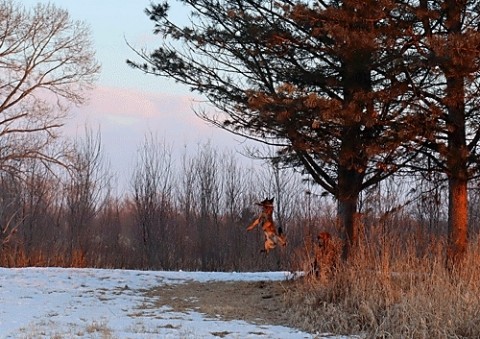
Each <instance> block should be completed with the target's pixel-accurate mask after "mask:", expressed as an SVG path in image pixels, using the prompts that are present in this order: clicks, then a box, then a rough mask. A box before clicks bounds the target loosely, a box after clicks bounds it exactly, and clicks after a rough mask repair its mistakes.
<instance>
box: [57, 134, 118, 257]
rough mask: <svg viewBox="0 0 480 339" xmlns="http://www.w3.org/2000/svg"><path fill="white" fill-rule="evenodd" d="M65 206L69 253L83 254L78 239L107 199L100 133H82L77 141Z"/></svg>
mask: <svg viewBox="0 0 480 339" xmlns="http://www.w3.org/2000/svg"><path fill="white" fill-rule="evenodd" d="M72 162H73V163H72V166H71V167H72V169H71V171H70V174H71V176H70V182H69V183H68V184H67V195H66V203H67V208H68V217H67V220H68V225H69V230H70V253H71V254H74V251H76V250H80V251H85V243H84V242H83V241H82V236H85V234H86V230H87V229H88V228H89V227H91V225H92V223H93V221H94V219H95V217H96V215H97V212H98V211H99V210H100V208H101V206H102V204H103V203H104V202H105V201H106V200H107V197H108V196H109V188H110V185H109V175H108V171H107V169H106V168H105V165H104V162H103V159H102V143H101V138H100V131H97V132H96V134H95V133H93V132H92V131H91V130H88V129H87V130H86V131H85V139H84V140H80V141H77V142H76V144H75V153H74V156H73V157H72Z"/></svg>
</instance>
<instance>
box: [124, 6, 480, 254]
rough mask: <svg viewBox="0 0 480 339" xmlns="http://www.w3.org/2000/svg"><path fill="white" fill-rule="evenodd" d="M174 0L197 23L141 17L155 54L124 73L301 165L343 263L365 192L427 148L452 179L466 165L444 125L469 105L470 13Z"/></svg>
mask: <svg viewBox="0 0 480 339" xmlns="http://www.w3.org/2000/svg"><path fill="white" fill-rule="evenodd" d="M179 2H181V3H182V4H185V5H187V6H189V8H191V9H192V13H191V17H190V18H191V21H190V25H188V26H186V27H181V26H178V25H177V24H175V23H174V22H173V21H172V20H170V18H169V17H168V9H169V5H168V4H167V3H163V4H159V5H152V6H151V7H150V8H149V9H147V14H148V15H149V17H150V19H151V20H152V21H154V22H155V33H156V34H158V35H160V36H162V39H163V40H162V43H161V46H160V48H158V49H156V50H155V51H153V52H151V53H149V52H147V51H140V52H138V55H139V56H140V57H141V58H142V59H143V62H132V61H129V64H130V65H132V66H133V67H136V68H139V69H141V70H143V71H144V72H147V73H151V74H155V75H160V76H166V77H170V78H173V79H175V80H176V81H178V82H180V83H183V84H186V85H188V86H189V87H190V88H191V89H192V90H194V91H198V92H199V93H201V94H203V95H205V96H206V97H207V98H208V100H209V101H210V102H211V103H212V104H213V105H214V106H216V107H217V108H218V109H219V112H218V111H217V112H214V113H211V112H208V111H202V112H198V114H199V115H200V116H201V117H202V118H204V119H205V120H207V121H209V122H211V123H213V124H215V125H217V126H219V127H221V128H224V129H227V130H229V131H231V132H233V133H236V134H241V135H243V136H245V137H247V138H251V139H254V140H258V141H261V142H263V143H267V144H270V145H275V146H278V149H279V152H278V157H277V158H276V159H275V160H277V161H280V162H284V163H286V164H288V165H291V166H296V167H300V168H302V169H303V170H304V171H305V172H306V173H308V174H309V175H311V177H312V178H313V179H314V180H315V181H316V182H317V183H318V184H319V185H321V186H322V187H323V188H324V189H325V190H326V191H328V192H330V193H331V194H333V195H334V196H335V198H336V199H337V200H338V217H339V222H340V226H342V227H343V229H344V231H345V232H344V236H345V240H347V241H346V242H345V243H346V246H345V250H344V256H345V258H347V257H349V256H350V254H351V253H352V251H351V247H352V246H355V245H356V243H357V241H358V232H359V229H358V223H357V221H356V215H357V204H358V199H359V194H360V192H362V190H364V189H366V188H368V187H370V186H373V185H377V184H378V183H379V182H380V181H382V180H383V179H385V178H387V177H389V176H390V175H392V174H393V173H395V172H397V171H398V170H399V169H401V168H403V167H404V166H405V165H406V164H412V163H413V162H412V161H414V160H415V159H416V158H417V155H418V154H420V152H421V151H422V154H425V155H426V156H428V157H431V158H434V159H437V158H438V156H436V155H435V154H436V153H437V154H438V153H440V159H441V160H440V161H438V164H440V163H442V164H451V166H450V171H447V172H446V173H447V174H448V175H449V178H453V177H458V176H457V175H454V174H453V173H454V172H455V171H457V169H459V170H460V172H462V170H461V168H463V167H464V165H465V166H466V164H465V163H463V164H460V163H461V162H462V161H464V160H466V158H468V155H465V154H466V153H465V152H460V153H461V154H464V155H463V156H464V157H466V158H464V159H463V160H462V159H457V160H458V161H457V160H454V158H455V156H454V154H453V153H455V152H454V148H455V147H458V145H460V144H461V143H462V142H465V140H466V136H465V135H463V136H462V135H460V130H461V128H462V127H466V126H465V125H463V124H462V123H460V124H459V123H458V120H462V116H460V117H458V116H457V117H456V118H455V119H454V120H455V121H457V122H456V123H454V122H453V121H451V119H450V118H453V117H454V115H452V110H451V109H453V110H456V111H457V112H458V111H462V110H463V108H464V107H463V106H462V105H461V104H460V103H459V102H463V101H464V99H465V98H464V96H462V95H461V93H464V92H463V91H464V90H465V89H466V87H462V86H460V87H459V84H464V81H465V80H467V79H469V78H468V77H467V76H472V75H474V74H475V72H476V66H474V65H476V64H477V58H478V53H476V51H469V53H465V55H464V56H465V59H463V57H464V56H463V53H461V48H463V47H466V43H467V41H471V42H472V43H473V42H474V41H476V40H475V36H476V33H474V32H476V29H477V26H476V24H475V22H476V20H477V19H476V17H477V16H478V15H477V16H473V15H471V14H472V11H475V10H476V5H475V2H472V3H470V2H467V1H463V2H462V1H460V2H458V1H420V2H413V1H389V0H381V1H359V0H350V1H318V2H311V1H295V2H292V1H273V2H265V1H255V0H247V1H233V0H232V1H229V0H224V1H211V0H200V1H189V0H181V1H179ZM460 3H461V4H460ZM477 14H478V13H477ZM459 24H460V25H463V27H459V26H458V25H459ZM462 32H465V39H466V40H463V38H464V35H462V34H463V33H462ZM446 33H447V34H446ZM450 33H451V34H450ZM472 39H473V40H472ZM445 43H448V44H446V45H445ZM449 45H451V46H456V47H458V48H456V47H455V48H453V49H452V48H448V47H446V46H449ZM440 46H443V47H440ZM473 46H475V47H474V48H476V44H473ZM442 51H443V52H442ZM447 51H448V53H455V55H452V54H448V53H447ZM455 51H456V52H455ZM475 53H476V54H475ZM453 57H455V58H456V59H454V58H453ZM457 59H462V62H459V60H457ZM462 65H463V66H462ZM469 65H470V66H469ZM457 67H458V68H459V70H458V71H459V72H460V73H458V72H457ZM455 79H456V80H455ZM470 84H471V85H469V86H471V87H470V88H472V89H473V88H475V81H471V80H470ZM452 86H453V87H452ZM450 88H452V90H451V91H450V90H449V89H450ZM454 93H455V94H454ZM445 98H448V99H447V100H445ZM463 118H465V116H463ZM463 121H464V120H463ZM454 125H455V126H456V127H455V129H456V130H457V131H458V133H457V134H458V135H457V134H456V136H453V134H452V133H453V132H452V128H453V126H454ZM473 135H474V137H473V138H471V142H472V143H474V144H475V145H476V143H477V141H478V140H477V139H478V137H476V136H475V135H476V133H473ZM444 136H445V138H444ZM462 137H463V139H462ZM454 140H457V141H458V140H463V141H462V142H460V144H459V143H458V142H455V141H454ZM444 146H446V149H450V151H449V152H446V153H445V152H444V151H443V149H445V147H444ZM460 146H461V145H460ZM469 147H470V148H469V150H471V151H475V150H476V146H471V145H470V146H469ZM460 149H462V148H460ZM467 153H468V152H467ZM457 154H458V153H455V155H457ZM444 159H445V161H444ZM435 161H437V160H435ZM462 166H463V167H462ZM447 167H448V166H443V170H446V168H447ZM453 168H455V171H453ZM438 169H440V170H442V169H441V167H438ZM455 173H457V172H455ZM462 173H463V172H462ZM464 174H466V173H463V174H462V175H464ZM466 179H468V175H466ZM465 183H466V181H465ZM465 190H466V186H465ZM465 192H466V191H465ZM450 205H452V202H451V204H450ZM463 212H465V213H467V211H466V210H465V211H463ZM463 212H462V213H463ZM464 216H466V214H464ZM457 219H458V218H457ZM462 227H463V226H461V225H453V226H452V232H451V233H452V234H453V233H454V231H453V230H454V229H456V230H457V231H458V230H459V229H461V228H462ZM461 232H463V231H461ZM465 234H466V233H465ZM458 239H459V238H458V237H457V238H456V240H454V239H453V238H452V241H453V242H458V241H457V240H458ZM455 251H462V249H461V248H456V249H455Z"/></svg>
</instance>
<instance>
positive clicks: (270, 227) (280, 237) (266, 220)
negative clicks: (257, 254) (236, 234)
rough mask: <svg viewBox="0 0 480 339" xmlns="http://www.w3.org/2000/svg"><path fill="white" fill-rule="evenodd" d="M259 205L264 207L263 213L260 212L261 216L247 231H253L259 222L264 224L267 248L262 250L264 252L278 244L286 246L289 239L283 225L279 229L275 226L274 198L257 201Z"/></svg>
mask: <svg viewBox="0 0 480 339" xmlns="http://www.w3.org/2000/svg"><path fill="white" fill-rule="evenodd" d="M257 205H258V206H261V207H262V213H260V216H259V217H258V218H257V219H255V220H254V221H253V222H252V223H251V224H250V226H248V227H247V231H251V230H253V229H254V228H255V227H256V226H258V225H259V224H262V228H263V233H264V234H265V249H264V250H262V252H265V253H267V254H268V252H269V251H270V250H273V249H274V248H275V247H277V245H278V244H280V245H281V246H286V245H287V239H286V237H285V234H283V231H282V228H281V227H279V228H278V230H277V229H276V228H275V223H274V222H273V216H272V215H273V198H272V199H265V200H264V201H262V202H260V203H257Z"/></svg>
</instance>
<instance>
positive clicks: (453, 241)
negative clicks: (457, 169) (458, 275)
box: [447, 178, 468, 269]
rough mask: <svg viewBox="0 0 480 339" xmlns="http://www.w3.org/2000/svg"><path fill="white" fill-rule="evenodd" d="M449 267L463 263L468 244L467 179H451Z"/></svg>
mask: <svg viewBox="0 0 480 339" xmlns="http://www.w3.org/2000/svg"><path fill="white" fill-rule="evenodd" d="M448 234H449V246H448V250H447V267H448V268H449V269H453V268H454V267H458V266H459V265H461V264H462V260H463V258H464V256H465V253H466V251H467V245H468V193H467V180H465V179H458V178H451V179H450V180H449V205H448Z"/></svg>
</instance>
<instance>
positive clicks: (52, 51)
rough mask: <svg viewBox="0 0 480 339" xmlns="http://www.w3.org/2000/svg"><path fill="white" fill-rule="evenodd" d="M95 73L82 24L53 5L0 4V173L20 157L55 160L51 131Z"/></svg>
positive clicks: (14, 168)
mask: <svg viewBox="0 0 480 339" xmlns="http://www.w3.org/2000/svg"><path fill="white" fill-rule="evenodd" d="M98 72H99V65H98V64H97V62H96V60H95V58H94V51H93V48H92V46H91V37H90V32H89V29H88V27H87V26H86V25H85V24H84V23H83V22H80V21H73V20H71V19H70V17H69V15H68V12H67V11H65V10H63V9H59V8H57V7H55V6H53V5H51V4H48V5H44V4H38V5H37V6H35V7H34V8H33V9H32V10H26V9H25V8H24V7H23V6H22V5H20V4H18V3H17V2H15V1H13V0H0V169H3V170H9V171H18V168H17V166H16V163H14V161H15V160H18V159H21V158H35V159H41V160H44V161H56V160H58V155H56V154H55V153H52V152H51V151H52V149H51V145H52V141H53V139H55V137H56V134H55V132H56V131H57V130H58V128H59V127H61V126H62V124H63V119H64V118H65V117H66V115H67V109H68V107H69V106H70V105H72V104H81V103H83V102H84V101H85V92H86V90H88V89H89V88H91V86H92V84H93V82H94V80H95V79H96V75H97V73H98ZM12 162H13V163H12Z"/></svg>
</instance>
